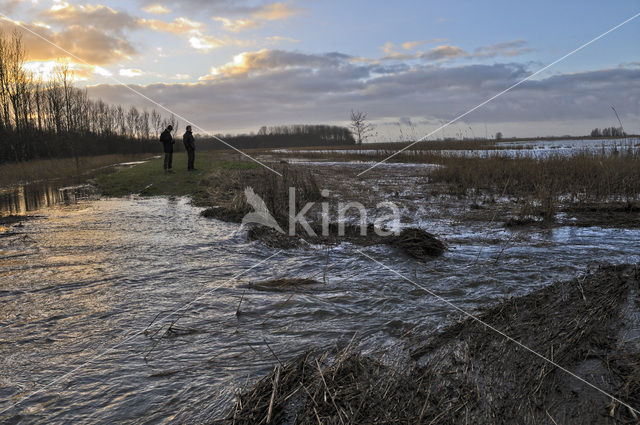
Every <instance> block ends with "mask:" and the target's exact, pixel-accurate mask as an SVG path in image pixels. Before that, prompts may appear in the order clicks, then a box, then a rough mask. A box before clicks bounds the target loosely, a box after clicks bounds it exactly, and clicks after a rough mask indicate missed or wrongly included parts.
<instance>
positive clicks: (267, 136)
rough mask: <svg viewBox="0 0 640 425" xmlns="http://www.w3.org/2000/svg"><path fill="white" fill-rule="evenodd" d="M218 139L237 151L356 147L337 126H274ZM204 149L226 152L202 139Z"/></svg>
mask: <svg viewBox="0 0 640 425" xmlns="http://www.w3.org/2000/svg"><path fill="white" fill-rule="evenodd" d="M217 137H219V138H220V139H222V140H224V141H225V142H227V143H229V144H231V145H233V146H235V147H236V148H238V149H252V148H286V147H305V146H340V145H351V144H354V143H355V139H354V138H353V134H352V133H351V131H350V130H349V129H348V128H346V127H340V126H336V125H321V124H318V125H309V124H296V125H276V126H269V127H268V126H262V127H260V129H259V130H258V132H257V133H249V134H238V135H232V134H219V135H217ZM199 140H200V141H202V142H205V143H203V144H202V145H201V146H202V147H204V148H205V149H206V148H208V149H227V146H225V145H224V144H222V143H220V142H219V141H217V140H215V139H214V138H213V137H207V136H201V137H200V138H199Z"/></svg>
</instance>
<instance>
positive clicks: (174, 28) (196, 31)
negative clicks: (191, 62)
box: [138, 17, 239, 52]
mask: <svg viewBox="0 0 640 425" xmlns="http://www.w3.org/2000/svg"><path fill="white" fill-rule="evenodd" d="M138 23H139V24H140V25H141V26H144V27H147V28H149V29H152V30H154V31H159V32H168V33H171V34H174V35H182V36H185V37H186V39H187V41H188V42H189V45H190V46H191V47H192V48H194V49H196V50H200V51H203V52H208V51H210V50H212V49H216V48H219V47H221V46H224V45H227V44H236V43H239V41H237V40H232V39H221V38H218V37H214V36H211V35H207V34H205V32H204V31H205V30H206V26H205V24H203V23H202V22H198V21H192V20H190V19H189V18H185V17H178V18H175V19H174V20H173V21H171V22H168V21H163V20H160V19H139V20H138Z"/></svg>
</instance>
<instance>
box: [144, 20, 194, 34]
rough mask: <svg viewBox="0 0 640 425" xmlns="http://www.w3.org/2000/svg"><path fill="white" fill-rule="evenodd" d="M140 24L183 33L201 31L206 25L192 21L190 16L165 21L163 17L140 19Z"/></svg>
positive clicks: (155, 29)
mask: <svg viewBox="0 0 640 425" xmlns="http://www.w3.org/2000/svg"><path fill="white" fill-rule="evenodd" d="M137 22H138V24H139V25H141V26H143V27H147V28H149V29H152V30H154V31H160V32H169V33H171V34H176V35H183V34H191V33H192V32H194V31H196V32H201V31H202V30H203V29H204V28H205V25H204V24H203V23H202V22H197V21H192V20H190V19H189V18H185V17H179V18H175V19H174V20H173V21H171V22H169V21H163V20H161V19H138V21H137Z"/></svg>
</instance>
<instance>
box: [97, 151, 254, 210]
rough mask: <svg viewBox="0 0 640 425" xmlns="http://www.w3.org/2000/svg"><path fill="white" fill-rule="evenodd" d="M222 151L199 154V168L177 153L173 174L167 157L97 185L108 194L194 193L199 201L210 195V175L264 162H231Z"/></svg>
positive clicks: (100, 178)
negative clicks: (189, 168)
mask: <svg viewBox="0 0 640 425" xmlns="http://www.w3.org/2000/svg"><path fill="white" fill-rule="evenodd" d="M224 158H225V157H224V156H223V155H221V154H220V153H211V152H204V153H197V155H196V167H197V170H196V171H187V155H186V154H185V153H176V154H174V155H173V166H174V168H173V171H174V172H173V173H172V174H165V172H164V170H163V169H162V163H163V158H156V159H153V160H151V161H148V162H145V163H144V164H140V165H136V166H134V167H131V168H128V169H125V170H121V171H118V172H116V173H113V174H103V175H100V176H98V177H97V178H96V185H97V187H98V190H99V191H100V193H101V194H103V195H105V196H112V197H120V196H126V195H130V194H133V193H136V194H140V195H143V196H161V195H166V196H192V197H193V198H194V200H195V201H196V202H199V201H202V200H203V199H205V198H206V197H207V186H208V183H209V182H208V180H207V179H206V178H205V177H206V176H208V175H210V174H212V173H216V172H220V171H224V170H250V169H255V168H258V167H260V165H258V164H255V163H252V162H246V161H230V160H226V159H224Z"/></svg>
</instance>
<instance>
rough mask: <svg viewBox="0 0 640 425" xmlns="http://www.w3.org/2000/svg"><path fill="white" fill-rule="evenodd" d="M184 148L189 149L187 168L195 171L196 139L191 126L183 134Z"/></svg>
mask: <svg viewBox="0 0 640 425" xmlns="http://www.w3.org/2000/svg"><path fill="white" fill-rule="evenodd" d="M182 142H183V143H184V148H185V149H186V150H187V170H189V171H195V168H194V162H195V158H196V140H195V138H194V137H193V133H191V126H190V125H188V126H187V131H185V132H184V135H183V136H182Z"/></svg>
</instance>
